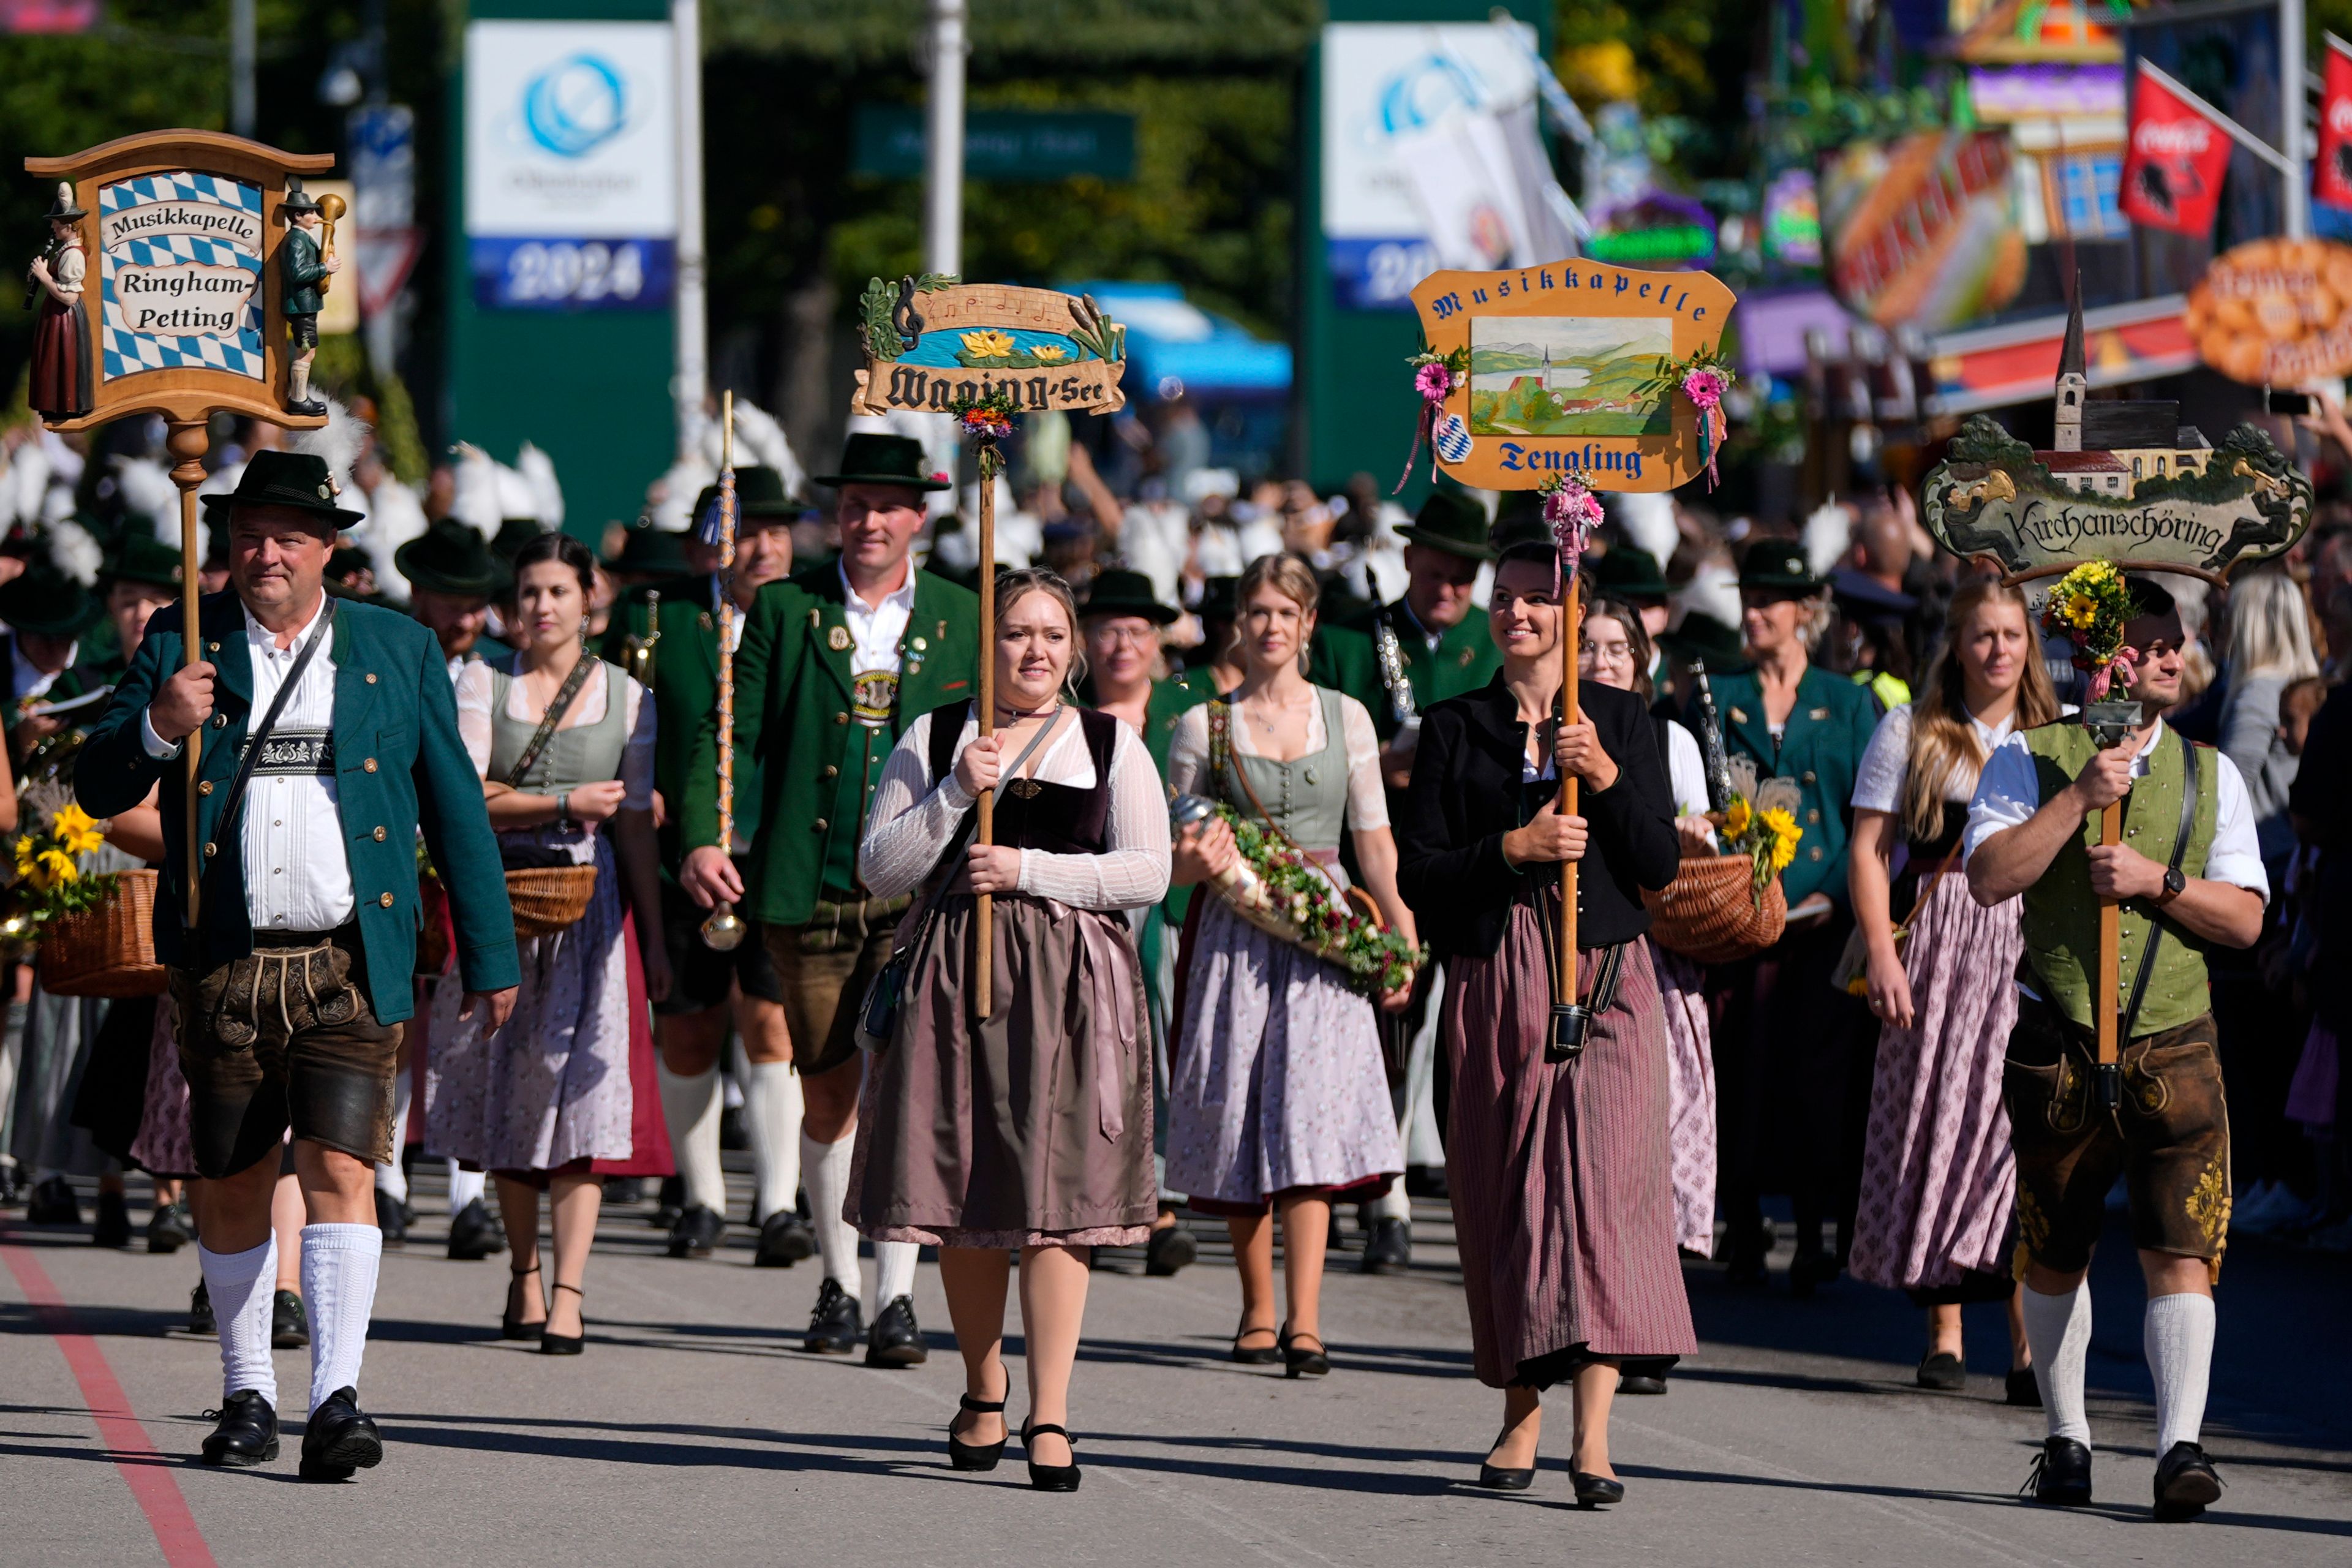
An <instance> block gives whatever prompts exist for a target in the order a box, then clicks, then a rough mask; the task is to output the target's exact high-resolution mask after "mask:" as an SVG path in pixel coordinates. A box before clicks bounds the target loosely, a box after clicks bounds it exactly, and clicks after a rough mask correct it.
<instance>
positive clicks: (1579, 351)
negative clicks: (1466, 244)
mask: <svg viewBox="0 0 2352 1568" xmlns="http://www.w3.org/2000/svg"><path fill="white" fill-rule="evenodd" d="M1673 354H1674V323H1673V322H1671V321H1667V320H1665V319H1664V318H1663V317H1638V316H1629V317H1617V318H1610V317H1590V316H1584V317H1577V316H1473V317H1472V318H1471V319H1470V433H1471V435H1473V436H1664V435H1669V434H1671V433H1672V432H1673V430H1674V413H1673V410H1672V409H1671V408H1669V407H1668V406H1667V404H1666V394H1667V392H1668V391H1669V390H1670V388H1669V387H1668V384H1667V381H1666V376H1665V372H1664V366H1665V365H1666V363H1668V362H1669V361H1670V360H1671V358H1672V356H1673Z"/></svg>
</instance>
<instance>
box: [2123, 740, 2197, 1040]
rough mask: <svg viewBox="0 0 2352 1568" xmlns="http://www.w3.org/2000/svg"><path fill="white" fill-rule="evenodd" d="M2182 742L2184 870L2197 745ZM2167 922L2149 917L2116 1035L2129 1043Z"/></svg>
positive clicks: (2193, 815)
mask: <svg viewBox="0 0 2352 1568" xmlns="http://www.w3.org/2000/svg"><path fill="white" fill-rule="evenodd" d="M2173 734H2174V736H2175V737H2177V738H2178V739H2179V742H2180V831H2179V834H2178V835H2176V836H2175V837H2174V838H2173V840H2172V865H2171V869H2172V870H2175V871H2178V870H2179V869H2180V862H2181V858H2183V857H2184V856H2186V855H2187V854H2188V853H2189V835H2190V834H2191V833H2193V832H2195V831H2196V829H2197V786H2198V780H2197V771H2198V770H2197V743H2196V742H2193V741H2191V740H2190V739H2189V737H2188V736H2186V735H2183V734H2181V733H2180V731H2178V730H2175V731H2173ZM2165 930H2166V921H2165V919H2164V912H2163V911H2162V910H2153V911H2151V912H2150V914H2149V918H2148V925H2147V946H2146V947H2144V948H2142V949H2140V952H2139V973H2137V974H2135V975H2133V976H2132V988H2131V1004H2130V1005H2128V1006H2126V1008H2125V1009H2124V1020H2123V1023H2122V1025H2121V1026H2119V1027H2118V1029H2117V1030H2116V1033H2117V1034H2118V1035H2119V1036H2120V1037H2122V1038H2123V1039H2126V1040H2129V1039H2130V1038H2131V1037H2132V1026H2133V1025H2135V1024H2137V1022H2139V1004H2140V998H2141V997H2143V996H2145V995H2147V982H2148V977H2149V976H2150V975H2152V974H2154V973H2156V950H2157V949H2158V948H2159V947H2161V946H2163V945H2164V933H2165Z"/></svg>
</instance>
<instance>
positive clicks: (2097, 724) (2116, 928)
mask: <svg viewBox="0 0 2352 1568" xmlns="http://www.w3.org/2000/svg"><path fill="white" fill-rule="evenodd" d="M2139 722H2140V705H2139V704H2138V703H2137V702H2132V701H2118V702H2085V703H2084V704H2083V710H2082V723H2083V728H2084V729H2085V730H2088V731H2090V732H2091V739H2092V741H2093V742H2095V743H2096V744H2097V746H2098V748H2099V750H2101V751H2103V752H2105V751H2109V750H2111V749H2113V748H2115V747H2116V746H2120V745H2122V744H2123V743H2124V742H2125V741H2126V740H2128V739H2129V738H2130V736H2131V732H2132V731H2133V730H2134V729H2136V728H2137V726H2138V724H2139ZM2123 841H2124V803H2123V802H2122V801H2120V800H2115V801H2109V802H2108V803H2107V804H2106V805H2105V806H2103V807H2102V808H2100V811H2099V842H2100V843H2101V844H2103V845H2105V844H2121V843H2122V842H2123ZM2155 937H2156V932H2155V929H2154V928H2153V927H2152V926H2151V927H2150V928H2149V931H2148V939H2149V940H2150V941H2151V942H2152V941H2154V940H2155ZM2122 947H2123V905H2122V904H2120V903H2118V902H2116V900H2113V899H2101V900H2099V991H2098V996H2099V1005H2098V1010H2097V1011H2096V1012H2095V1014H2093V1015H2092V1016H2093V1017H2094V1019H2095V1022H2096V1024H2097V1041H2098V1053H2099V1055H2098V1068H2099V1072H2098V1082H2099V1104H2100V1105H2101V1106H2102V1107H2104V1108H2105V1109H2106V1110H2114V1109H2115V1108H2116V1106H2118V1105H2120V1104H2122V1103H2123V1068H2122V1067H2121V1066H2120V1058H2119V1057H2118V1056H2117V1046H2118V1044H2119V1042H2118V1041H2117V1040H2116V987H2117V986H2119V985H2121V984H2123V969H2122Z"/></svg>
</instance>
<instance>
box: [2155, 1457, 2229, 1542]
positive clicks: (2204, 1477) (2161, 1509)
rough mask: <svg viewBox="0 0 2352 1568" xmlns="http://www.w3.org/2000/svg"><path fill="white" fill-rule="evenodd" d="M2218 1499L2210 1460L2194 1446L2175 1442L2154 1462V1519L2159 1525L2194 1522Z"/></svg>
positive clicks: (2218, 1479)
mask: <svg viewBox="0 0 2352 1568" xmlns="http://www.w3.org/2000/svg"><path fill="white" fill-rule="evenodd" d="M2220 1498H2221V1477H2220V1476H2219V1475H2218V1474H2216V1473H2215V1472H2214V1469H2213V1461H2212V1460H2210V1459H2209V1458H2206V1457H2205V1450H2204V1448H2203V1447H2200V1445H2198V1444H2195V1443H2175V1444H2174V1445H2173V1446H2172V1447H2169V1448H2168V1449H2166V1450H2165V1454H2164V1458H2161V1459H2158V1461H2157V1462H2156V1518H2157V1522H2158V1523H2159V1524H2179V1523H2181V1522H2182V1521H2186V1520H2191V1519H2195V1518H2196V1517H2197V1516H2198V1515H2199V1514H2200V1513H2203V1512H2204V1511H2205V1505H2206V1504H2207V1503H2209V1502H2213V1501H2216V1500H2219V1499H2220Z"/></svg>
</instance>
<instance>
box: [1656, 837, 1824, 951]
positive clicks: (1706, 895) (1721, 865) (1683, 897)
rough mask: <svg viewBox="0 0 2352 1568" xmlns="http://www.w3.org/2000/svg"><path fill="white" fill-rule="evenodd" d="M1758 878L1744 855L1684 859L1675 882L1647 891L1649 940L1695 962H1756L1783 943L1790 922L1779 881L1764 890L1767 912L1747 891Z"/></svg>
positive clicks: (1786, 902)
mask: <svg viewBox="0 0 2352 1568" xmlns="http://www.w3.org/2000/svg"><path fill="white" fill-rule="evenodd" d="M1753 876H1754V872H1753V869H1752V863H1751V862H1750V861H1749V859H1748V857H1747V856H1745V855H1700V856H1694V857H1692V858H1688V859H1685V861H1684V862H1683V864H1682V870H1681V872H1680V874H1678V875H1677V876H1676V877H1675V879H1674V880H1673V881H1671V882H1669V883H1667V884H1666V886H1665V887H1664V888H1663V889H1660V890H1659V891H1657V892H1654V893H1653V892H1651V891H1649V890H1648V889H1643V892H1642V902H1643V903H1644V904H1646V905H1648V906H1649V910H1650V940H1651V941H1653V942H1656V943H1657V944H1658V945H1659V946H1660V947H1663V948H1664V949H1665V950H1666V951H1667V952H1678V953H1680V954H1682V955H1683V956H1684V957H1685V958H1687V959H1689V960H1691V961H1692V962H1693V963H1735V962H1737V961H1738V960H1739V959H1743V958H1753V957H1754V956H1755V955H1756V954H1758V953H1759V952H1763V951H1764V950H1765V949H1766V948H1768V947H1769V946H1771V945H1772V944H1773V943H1774V942H1778V941H1780V932H1781V931H1783V930H1784V929H1785V928H1786V927H1787V925H1788V923H1789V900H1788V896H1787V895H1786V894H1785V893H1783V892H1782V891H1781V890H1780V878H1778V877H1775V878H1773V879H1772V880H1771V882H1770V884H1769V886H1767V887H1766V888H1765V889H1764V900H1763V907H1762V908H1761V909H1759V908H1758V907H1757V900H1756V898H1755V895H1754V894H1753V893H1752V892H1750V891H1749V889H1750V887H1751V885H1752V881H1751V879H1752V878H1753Z"/></svg>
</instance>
